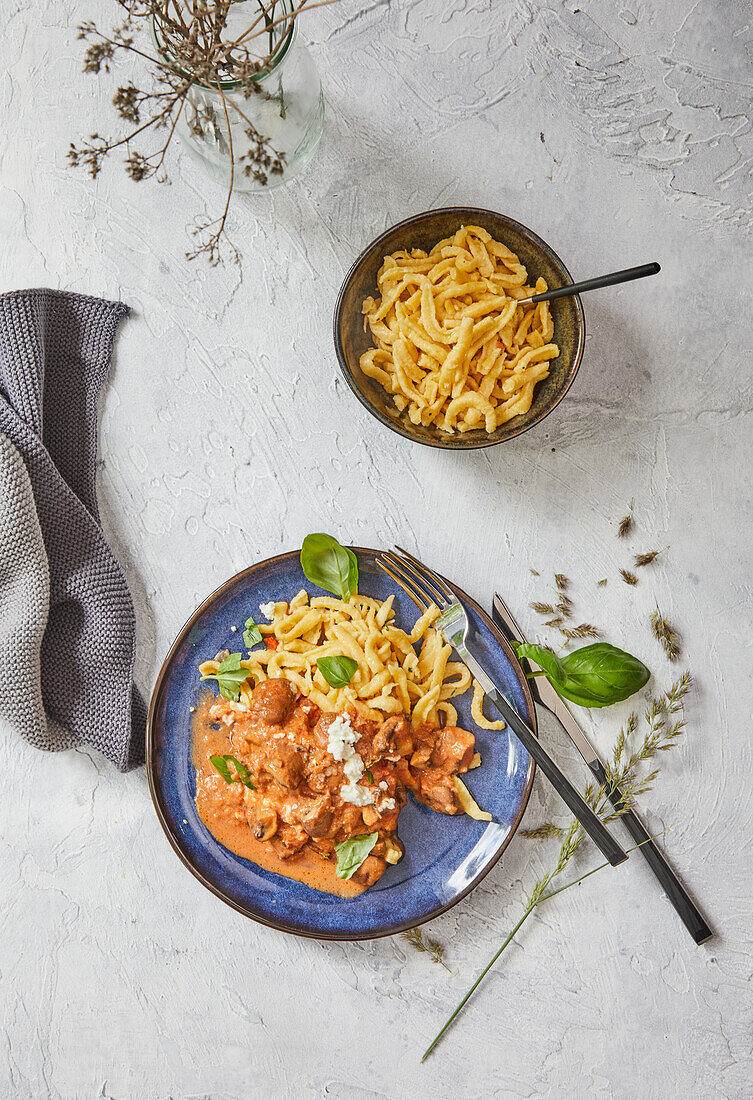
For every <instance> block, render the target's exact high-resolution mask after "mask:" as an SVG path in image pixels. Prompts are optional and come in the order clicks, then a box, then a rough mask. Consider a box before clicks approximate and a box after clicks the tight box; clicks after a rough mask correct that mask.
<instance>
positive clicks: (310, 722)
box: [193, 678, 474, 897]
mask: <svg viewBox="0 0 753 1100" xmlns="http://www.w3.org/2000/svg"><path fill="white" fill-rule="evenodd" d="M473 750H474V738H473V735H472V734H471V733H468V732H467V731H466V730H462V729H459V728H457V727H454V726H453V727H446V728H445V729H439V728H437V727H434V726H430V725H423V726H419V727H418V728H417V729H411V727H410V725H409V723H408V722H407V721H406V719H405V718H403V717H402V716H399V717H392V718H388V719H386V720H385V721H373V720H371V719H370V718H368V717H365V716H364V714H363V713H361V712H360V711H359V710H357V709H356V708H355V707H350V708H348V709H347V711H345V712H343V713H342V714H340V715H336V714H329V713H323V712H322V711H320V709H319V707H318V706H317V705H316V704H315V703H313V702H312V701H311V700H310V699H308V698H307V697H306V696H305V695H302V694H300V693H298V692H296V690H295V688H294V687H293V686H292V685H291V684H290V683H289V682H288V681H287V680H284V679H282V678H280V679H273V680H266V681H263V682H262V683H261V684H259V685H257V687H256V688H254V690H253V692H252V693H251V705H250V707H246V706H244V705H243V704H241V703H234V702H231V701H230V700H227V699H224V698H222V697H215V696H214V695H212V693H211V692H207V694H206V695H205V696H204V697H203V698H202V700H201V703H200V705H199V706H198V707H197V710H196V713H195V715H194V720H193V760H194V766H195V768H196V806H197V809H198V812H199V816H200V817H201V820H202V821H203V822H204V824H205V825H206V827H207V828H208V829H209V831H210V832H211V833H212V834H213V836H215V837H216V838H217V840H218V841H219V842H220V843H221V844H223V845H224V846H225V847H226V848H229V849H230V851H232V852H235V853H236V854H237V855H240V856H242V857H244V858H245V859H249V860H251V861H252V862H253V863H256V864H257V865H258V866H260V867H263V868H264V869H266V870H268V871H273V872H275V873H276V874H280V875H284V876H285V877H287V878H293V879H297V880H298V881H299V882H304V883H306V884H307V885H308V886H311V887H313V888H314V889H316V890H322V891H325V892H327V893H331V894H337V895H339V896H340V897H355V896H357V895H358V894H361V893H363V891H364V890H366V889H368V887H369V886H371V885H373V884H374V883H375V882H376V881H377V880H378V879H379V878H380V876H381V875H382V874H383V873H384V871H385V870H386V869H387V866H388V865H389V863H395V862H397V860H398V859H399V858H400V856H401V855H402V845H401V844H400V841H399V840H398V838H397V822H398V816H399V813H400V809H401V808H402V806H404V805H405V802H406V800H407V795H406V792H407V791H408V790H411V791H413V793H414V795H415V796H416V797H417V798H419V799H420V800H421V801H423V802H425V803H426V804H427V805H429V806H430V807H431V808H432V809H434V810H437V811H438V812H441V813H448V814H455V813H458V812H460V809H461V808H460V806H459V803H458V801H457V797H456V794H455V788H454V785H453V776H454V775H458V774H460V773H462V772H465V771H467V770H468V767H469V765H470V763H471V760H472V757H473ZM227 755H232V756H233V757H235V759H236V760H238V761H239V762H240V763H241V764H242V765H243V767H245V768H247V769H248V772H249V773H250V776H251V783H252V784H253V789H251V788H250V787H249V786H248V785H244V784H243V783H241V782H238V781H236V782H231V783H228V782H227V781H226V779H225V778H223V776H222V775H221V774H220V772H219V771H218V770H217V769H216V768H215V766H214V765H213V764H212V762H211V760H210V757H212V756H222V757H224V756H227ZM229 771H230V774H231V775H232V776H233V777H235V776H236V774H237V773H236V768H235V766H234V764H233V763H232V762H230V763H229ZM375 833H376V834H377V839H376V841H375V843H374V847H373V848H372V850H371V852H370V854H369V855H368V856H367V857H366V859H365V860H364V862H363V863H362V864H361V866H360V867H359V868H358V869H357V870H356V871H355V873H354V874H353V876H352V877H351V878H350V879H343V878H338V876H337V874H336V866H337V853H336V851H335V845H336V844H338V843H340V842H342V841H344V840H349V839H350V838H351V837H354V836H360V835H365V834H369V835H373V834H375Z"/></svg>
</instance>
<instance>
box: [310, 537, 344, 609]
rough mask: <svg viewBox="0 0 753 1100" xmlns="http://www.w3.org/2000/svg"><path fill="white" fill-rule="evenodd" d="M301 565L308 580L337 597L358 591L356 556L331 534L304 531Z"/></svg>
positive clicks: (341, 597) (342, 597)
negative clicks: (305, 532) (310, 533)
mask: <svg viewBox="0 0 753 1100" xmlns="http://www.w3.org/2000/svg"><path fill="white" fill-rule="evenodd" d="M301 568H302V569H303V572H304V574H305V575H306V577H307V578H308V580H310V581H311V583H312V584H315V585H317V587H318V588H323V589H324V590H325V591H326V592H332V593H333V594H334V595H335V596H339V598H340V599H341V600H349V599H350V597H351V596H352V595H353V593H354V592H357V591H358V561H357V559H356V556H355V554H354V553H353V551H352V550H348V549H347V547H345V546H341V545H340V543H339V542H338V541H337V539H335V538H333V537H332V535H324V534H321V533H320V534H314V535H306V538H305V539H304V540H303V546H302V547H301Z"/></svg>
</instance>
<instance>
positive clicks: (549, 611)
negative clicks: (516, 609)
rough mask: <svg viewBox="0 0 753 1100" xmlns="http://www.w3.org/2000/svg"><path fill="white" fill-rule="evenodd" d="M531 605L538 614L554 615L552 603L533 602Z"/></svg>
mask: <svg viewBox="0 0 753 1100" xmlns="http://www.w3.org/2000/svg"><path fill="white" fill-rule="evenodd" d="M531 607H532V608H533V610H534V611H535V612H536V613H537V614H538V615H553V614H554V608H553V607H552V605H551V604H550V603H532V604H531Z"/></svg>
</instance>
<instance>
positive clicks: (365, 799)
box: [340, 783, 374, 806]
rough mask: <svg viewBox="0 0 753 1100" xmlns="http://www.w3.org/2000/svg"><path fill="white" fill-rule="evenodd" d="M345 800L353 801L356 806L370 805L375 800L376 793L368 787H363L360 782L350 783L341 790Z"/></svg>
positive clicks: (341, 795)
mask: <svg viewBox="0 0 753 1100" xmlns="http://www.w3.org/2000/svg"><path fill="white" fill-rule="evenodd" d="M340 797H341V798H342V800H343V802H351V803H352V804H353V805H354V806H369V805H371V803H372V802H373V801H374V795H373V794H372V793H371V791H370V790H369V789H368V787H361V786H359V784H358V783H349V784H348V785H347V786H346V787H343V788H342V789H341V791H340Z"/></svg>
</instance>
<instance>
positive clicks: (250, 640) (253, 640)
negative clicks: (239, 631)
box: [243, 618, 262, 649]
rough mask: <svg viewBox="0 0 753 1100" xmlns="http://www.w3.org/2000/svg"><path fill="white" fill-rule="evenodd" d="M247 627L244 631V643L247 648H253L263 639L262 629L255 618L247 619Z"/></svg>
mask: <svg viewBox="0 0 753 1100" xmlns="http://www.w3.org/2000/svg"><path fill="white" fill-rule="evenodd" d="M245 627H246V629H245V630H244V631H243V644H244V646H245V647H246V649H253V648H254V646H255V645H258V644H259V642H260V641H261V640H262V637H261V631H260V630H259V628H258V626H257V625H256V623H255V622H254V620H253V618H250V619H246V622H245Z"/></svg>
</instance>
